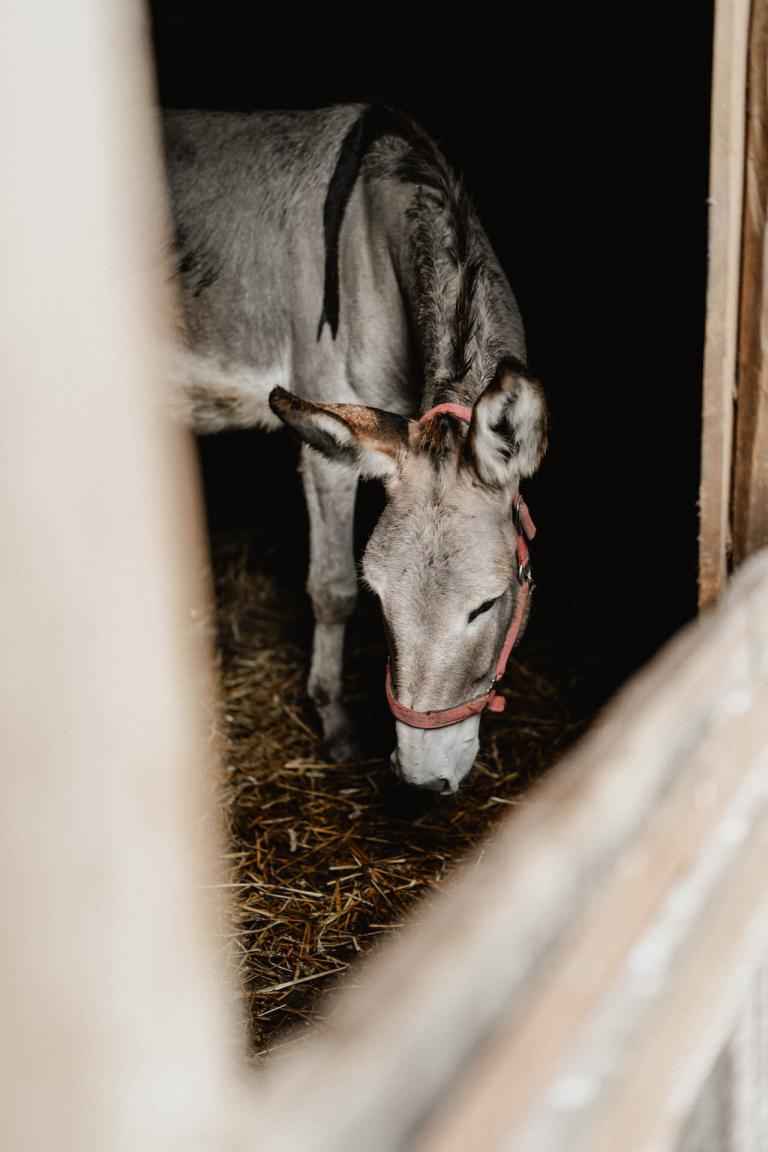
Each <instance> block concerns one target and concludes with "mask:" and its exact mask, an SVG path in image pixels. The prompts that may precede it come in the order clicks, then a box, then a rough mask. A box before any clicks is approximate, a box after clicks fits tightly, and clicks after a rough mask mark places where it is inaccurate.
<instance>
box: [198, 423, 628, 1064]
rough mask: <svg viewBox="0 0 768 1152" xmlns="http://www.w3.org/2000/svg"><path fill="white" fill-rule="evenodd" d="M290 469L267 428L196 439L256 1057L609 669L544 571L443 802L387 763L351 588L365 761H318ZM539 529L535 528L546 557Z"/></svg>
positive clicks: (445, 858) (370, 637)
mask: <svg viewBox="0 0 768 1152" xmlns="http://www.w3.org/2000/svg"><path fill="white" fill-rule="evenodd" d="M295 464H296V451H295V448H294V447H293V445H292V443H291V442H290V440H289V439H288V438H287V437H286V436H282V435H279V436H272V437H265V436H262V435H259V434H253V435H251V434H248V435H237V436H223V437H216V438H213V439H211V440H209V441H207V442H206V443H205V444H204V445H203V465H204V474H205V478H206V496H207V500H208V508H209V527H210V531H211V540H212V554H213V558H214V575H215V585H216V595H217V605H218V625H219V630H218V634H219V650H220V656H221V681H222V686H223V708H224V730H225V734H226V740H225V747H226V755H225V768H226V782H225V808H226V815H227V825H228V830H229V836H230V846H229V847H230V857H231V863H232V866H233V871H234V875H233V877H232V879H233V881H234V884H235V887H234V889H233V891H234V893H235V900H234V915H235V922H236V952H237V957H238V964H239V968H240V973H241V977H242V982H243V987H244V990H245V996H246V1015H247V1029H248V1032H249V1039H250V1042H251V1045H252V1050H253V1052H254V1055H255V1057H256V1058H257V1059H258V1058H259V1057H262V1058H263V1057H265V1056H267V1055H268V1054H270V1053H271V1054H274V1053H278V1052H280V1051H281V1050H285V1049H286V1046H287V1047H292V1046H293V1045H294V1044H295V1043H297V1042H299V1043H300V1042H301V1040H300V1039H299V1040H298V1041H297V1040H296V1038H295V1036H291V1037H289V1038H288V1040H287V1041H286V1039H285V1036H284V1033H285V1031H286V1028H287V1026H288V1025H291V1024H295V1023H296V1022H297V1021H301V1020H306V1021H309V1022H310V1024H311V1025H312V1026H313V1027H319V1028H322V1027H323V1002H324V1001H323V994H324V993H325V992H326V991H327V990H328V989H329V988H330V987H331V986H332V985H333V984H335V983H336V981H337V979H338V977H339V975H340V974H341V973H343V972H344V971H345V970H346V969H347V968H348V967H349V965H350V964H352V963H353V962H354V961H355V959H356V958H357V956H358V955H359V954H361V953H364V952H366V951H367V950H368V949H369V948H370V947H371V945H372V944H373V942H374V941H375V940H376V939H377V937H379V936H382V935H383V934H387V933H390V932H393V931H396V930H397V928H398V927H399V925H400V924H401V923H402V920H403V917H404V915H405V914H406V913H407V912H408V910H409V909H410V908H411V907H412V906H413V905H414V903H415V902H416V901H418V900H419V899H420V898H423V897H425V896H426V897H427V898H428V896H429V893H430V892H432V891H434V890H435V889H438V888H440V887H441V886H443V885H445V884H446V883H450V877H451V873H452V871H453V869H454V868H455V866H456V864H457V862H458V861H459V860H460V859H461V858H462V857H464V856H465V854H466V853H467V852H468V851H469V850H470V849H472V848H473V847H475V846H476V845H478V844H479V843H480V842H481V841H482V840H483V838H484V837H485V836H486V835H487V834H488V832H489V830H490V829H491V828H492V827H493V826H494V824H495V823H496V821H497V820H499V819H500V818H501V817H502V816H503V815H504V813H505V812H507V811H508V809H509V807H510V806H511V805H514V804H517V803H519V802H520V800H521V797H522V796H523V795H524V793H525V791H526V789H527V788H529V787H530V785H531V784H532V783H533V782H534V781H535V780H536V779H538V778H539V777H540V776H541V774H542V773H543V772H545V771H546V769H547V768H548V767H549V766H550V765H551V764H553V762H554V761H555V760H556V759H557V758H558V757H559V756H560V754H561V753H562V751H563V750H564V749H565V748H566V747H567V746H568V745H569V744H570V743H571V742H572V741H573V740H574V739H575V738H576V737H577V736H578V735H579V733H580V732H581V731H582V730H583V729H584V727H585V726H586V725H587V724H588V723H589V721H590V719H591V718H592V717H593V715H594V713H595V710H596V709H597V707H598V706H599V705H600V704H601V703H602V702H603V701H604V700H605V699H606V698H607V697H608V696H609V695H610V693H611V691H612V690H613V688H614V687H615V686H616V683H617V681H618V680H619V679H620V678H621V676H622V675H623V671H622V669H623V661H622V660H621V659H619V654H618V650H617V651H616V652H615V653H614V654H613V655H611V654H610V653H609V652H607V651H606V639H607V637H606V636H605V634H602V635H601V636H599V637H598V638H597V640H599V641H600V642H601V643H602V647H600V643H598V644H597V649H598V650H596V648H595V645H594V644H593V645H591V646H589V647H585V646H584V645H583V644H582V643H580V642H579V641H578V638H577V635H575V634H574V632H573V630H572V629H569V628H568V627H566V622H567V618H568V616H569V615H570V613H571V608H570V599H571V598H572V597H573V582H572V580H570V579H569V580H567V581H566V582H565V583H563V584H558V580H557V579H556V578H555V579H551V578H547V577H546V567H547V566H546V564H545V565H544V566H543V567H544V575H545V579H544V584H543V587H540V589H539V591H538V593H537V598H536V602H535V605H534V614H533V616H532V620H531V624H530V626H529V629H528V632H527V634H526V637H525V639H524V641H523V643H522V645H521V647H520V649H519V655H518V656H517V658H516V659H515V660H514V661H512V663H511V665H510V670H509V672H508V676H507V679H506V684H505V690H504V691H505V695H506V696H507V699H508V705H507V711H506V712H505V713H504V714H502V715H500V716H488V717H486V718H485V719H484V721H483V726H482V734H483V743H482V752H481V756H480V759H479V762H478V764H477V765H476V767H475V769H474V771H473V774H472V776H471V778H470V780H469V782H468V783H466V784H465V787H464V788H463V790H462V791H461V792H460V794H459V795H458V796H456V797H451V798H440V797H436V796H434V795H432V794H429V793H427V794H422V793H420V792H418V791H417V790H414V789H412V788H410V787H408V786H407V785H405V784H402V783H400V782H399V781H397V780H396V779H395V777H394V776H393V774H392V772H391V770H390V768H389V764H388V757H389V752H390V751H391V747H392V720H391V717H390V716H389V713H388V711H387V708H386V704H385V700H384V692H383V673H384V661H385V649H384V644H383V637H382V633H381V626H380V622H379V614H378V609H377V607H376V605H375V603H374V602H373V599H372V597H370V596H368V595H367V594H365V593H361V599H360V604H359V607H358V610H357V613H356V615H355V617H354V618H353V621H352V623H351V626H350V629H349V633H348V636H349V639H348V649H347V650H348V656H347V685H348V699H349V701H350V703H351V707H352V708H353V710H354V712H355V714H356V716H357V718H358V720H359V724H360V730H361V731H362V732H363V733H365V735H366V738H367V743H368V748H367V752H366V756H367V758H366V759H365V760H364V761H362V762H360V763H357V764H348V765H343V766H340V765H334V764H330V763H328V762H327V761H326V760H324V759H323V757H322V755H321V752H320V740H319V734H318V724H317V720H316V717H315V715H314V713H313V709H312V706H311V703H310V702H309V701H308V699H307V697H306V694H305V688H304V684H305V679H306V673H307V663H308V654H309V644H310V637H311V626H312V618H311V609H310V605H309V602H308V599H307V597H306V596H305V594H304V581H305V574H306V565H307V555H306V553H307V544H306V514H305V511H304V507H303V500H302V494H301V490H300V486H299V482H298V477H297V476H296V472H295ZM379 499H380V497H379V495H378V493H377V491H376V489H375V488H374V487H373V486H371V487H370V488H366V489H365V490H363V492H362V493H361V499H360V501H359V504H360V511H359V517H358V519H359V536H360V542H361V544H362V541H363V540H364V538H365V535H366V533H367V531H368V530H369V528H370V525H371V524H372V523H373V520H374V517H375V515H376V510H377V507H378V500H379ZM532 508H533V509H534V511H535V508H536V506H535V504H534V503H533V502H532ZM545 532H546V528H545V525H544V523H543V522H541V524H540V536H541V542H542V551H543V552H544V553H546V546H545V545H544V533H545ZM535 560H536V553H534V563H535ZM534 572H535V573H536V568H534ZM624 655H626V654H625V653H624Z"/></svg>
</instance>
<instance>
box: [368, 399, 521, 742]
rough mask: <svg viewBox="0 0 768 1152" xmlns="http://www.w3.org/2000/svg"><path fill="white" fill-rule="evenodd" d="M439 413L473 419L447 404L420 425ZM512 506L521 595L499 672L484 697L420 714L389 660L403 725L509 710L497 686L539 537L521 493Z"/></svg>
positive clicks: (391, 700)
mask: <svg viewBox="0 0 768 1152" xmlns="http://www.w3.org/2000/svg"><path fill="white" fill-rule="evenodd" d="M440 412H449V413H450V414H451V415H452V416H458V418H459V419H460V420H465V421H466V422H467V423H469V421H470V420H471V419H472V409H471V408H467V407H466V406H465V405H463V404H450V403H445V404H438V405H436V407H434V408H430V409H429V411H428V412H425V413H424V415H423V416H422V417H421V419H420V420H419V423H420V424H423V423H424V422H425V421H426V420H431V419H432V417H433V416H437V415H438V414H439V413H440ZM512 507H513V509H514V514H515V524H516V528H517V564H518V573H519V575H518V579H519V581H520V595H519V597H518V600H517V607H516V608H515V614H514V616H513V617H512V622H511V623H510V625H509V629H508V630H507V635H506V638H505V640H504V643H503V645H502V648H501V652H500V653H499V659H498V661H497V663H496V670H495V672H494V674H493V680H492V681H491V686H490V688H489V689H488V691H487V692H484V693H483V695H482V696H475V697H474V699H472V700H467V701H466V702H465V703H464V704H456V705H455V707H453V708H437V709H434V710H433V711H431V712H419V711H417V710H416V709H415V708H407V707H406V706H405V704H400V703H398V701H397V700H396V699H395V694H394V692H393V690H392V673H391V667H390V661H389V660H388V661H387V674H386V679H385V688H386V692H387V703H388V704H389V707H390V709H391V710H392V713H393V715H394V717H395V719H396V720H400V721H401V722H402V723H403V724H407V725H408V726H409V727H411V728H447V727H449V725H451V724H460V723H461V721H462V720H467V719H469V717H470V716H477V715H479V713H480V712H485V711H486V709H487V710H488V711H489V712H503V711H504V709H505V707H506V700H505V699H504V697H503V696H499V695H498V694H497V692H496V685H497V684H498V682H499V680H501V678H502V676H503V675H504V673H505V672H506V669H507V661H508V660H509V656H510V653H511V652H512V649H513V648H514V646H515V644H516V643H517V639H518V637H519V635H520V629H521V627H522V624H523V618H524V616H525V609H526V605H527V603H528V598H529V596H530V593H531V588H532V587H533V581H532V580H531V565H530V556H529V552H528V541H529V540H532V539H533V537H534V536H535V535H536V526H535V525H534V523H533V520H532V519H531V514H530V512H529V511H528V508H527V507H526V504H525V501H524V500H523V498H522V496H521V495H520V493H519V492H516V493H515V496H514V499H513V502H512Z"/></svg>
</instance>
